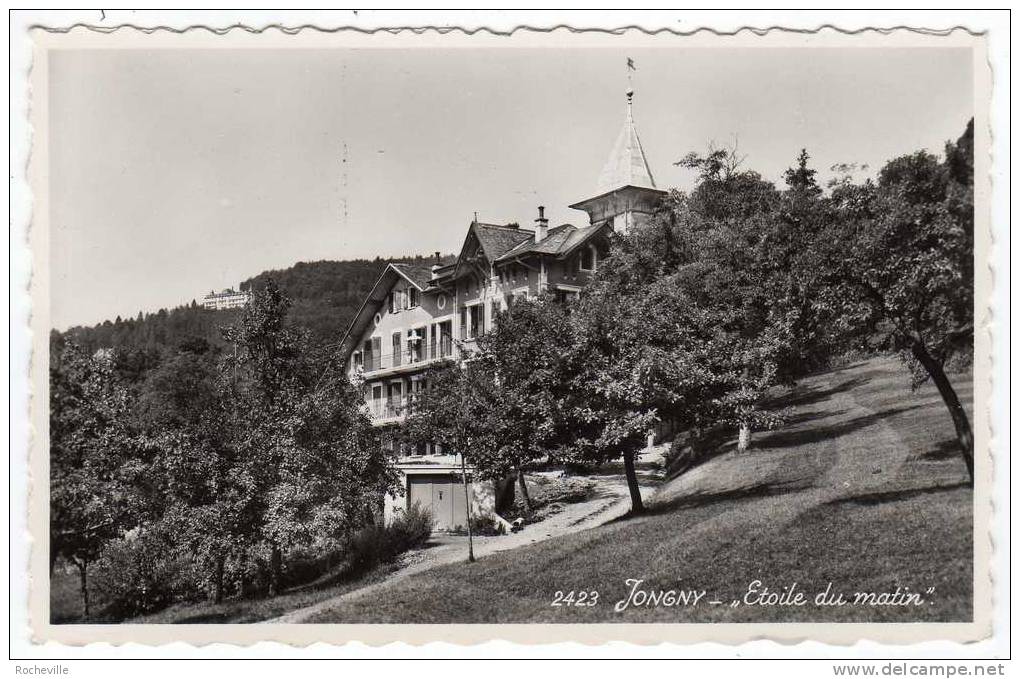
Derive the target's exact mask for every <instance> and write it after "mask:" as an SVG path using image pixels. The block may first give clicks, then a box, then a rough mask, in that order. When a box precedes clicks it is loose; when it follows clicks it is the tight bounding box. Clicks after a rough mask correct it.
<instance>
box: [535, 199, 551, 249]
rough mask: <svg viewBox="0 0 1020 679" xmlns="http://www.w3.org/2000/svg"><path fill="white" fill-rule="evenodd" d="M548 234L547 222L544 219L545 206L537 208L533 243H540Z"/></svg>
mask: <svg viewBox="0 0 1020 679" xmlns="http://www.w3.org/2000/svg"><path fill="white" fill-rule="evenodd" d="M548 233H549V220H548V219H546V218H545V206H544V205H539V206H538V219H536V220H535V242H536V243H541V242H542V241H544V240H545V237H546V235H547V234H548Z"/></svg>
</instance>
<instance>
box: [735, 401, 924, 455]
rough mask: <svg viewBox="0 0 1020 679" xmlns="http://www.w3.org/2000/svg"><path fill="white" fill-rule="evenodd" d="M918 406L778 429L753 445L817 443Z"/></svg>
mask: <svg viewBox="0 0 1020 679" xmlns="http://www.w3.org/2000/svg"><path fill="white" fill-rule="evenodd" d="M920 407H921V406H916V405H915V406H906V407H903V408H892V409H891V410H883V411H881V412H877V413H871V414H869V415H861V416H860V417H855V418H852V419H849V420H845V421H843V422H840V423H839V424H832V425H824V426H820V427H812V428H810V429H796V430H792V431H790V430H785V429H784V430H779V431H775V432H772V433H769V434H763V435H762V436H761V437H760V438H759V439H758V441H756V442H755V446H756V447H758V448H792V447H796V446H803V445H808V444H811V443H818V442H819V441H824V440H826V439H833V438H838V437H840V436H846V435H847V434H851V433H853V432H855V431H857V430H859V429H864V428H866V427H870V426H871V425H873V424H876V423H877V422H880V421H881V420H884V419H885V418H887V417H892V416H894V415H900V414H902V413H905V412H908V411H911V410H917V409H918V408H920Z"/></svg>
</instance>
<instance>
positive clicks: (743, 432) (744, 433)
mask: <svg viewBox="0 0 1020 679" xmlns="http://www.w3.org/2000/svg"><path fill="white" fill-rule="evenodd" d="M750 447H751V425H749V424H748V423H747V422H741V423H740V433H739V434H737V452H738V453H743V452H745V451H746V450H747V449H748V448H750Z"/></svg>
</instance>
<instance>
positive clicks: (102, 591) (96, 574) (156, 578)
mask: <svg viewBox="0 0 1020 679" xmlns="http://www.w3.org/2000/svg"><path fill="white" fill-rule="evenodd" d="M91 580H92V583H93V584H94V586H95V592H96V595H97V597H96V598H97V599H98V601H97V602H96V603H97V604H99V606H97V608H98V609H100V616H102V617H103V618H110V619H117V620H119V619H123V618H127V617H132V616H136V615H143V614H146V613H151V612H153V611H156V610H159V609H161V608H164V607H166V606H168V605H170V604H171V603H173V602H175V601H179V600H182V599H192V598H198V597H201V596H202V595H203V592H202V581H203V578H202V575H201V574H200V573H198V572H196V570H195V568H194V566H193V565H192V562H191V560H190V559H188V558H187V557H186V556H184V555H181V554H179V553H178V552H177V550H175V549H174V547H173V545H172V543H171V541H170V540H169V539H168V536H167V535H165V534H163V532H162V531H160V530H158V529H148V530H140V531H138V532H137V533H134V534H129V535H128V536H126V537H124V538H120V539H118V540H114V541H113V542H111V543H109V545H107V547H106V549H105V550H103V555H102V557H101V558H100V559H99V561H98V562H96V566H95V570H94V571H93V573H92V576H91Z"/></svg>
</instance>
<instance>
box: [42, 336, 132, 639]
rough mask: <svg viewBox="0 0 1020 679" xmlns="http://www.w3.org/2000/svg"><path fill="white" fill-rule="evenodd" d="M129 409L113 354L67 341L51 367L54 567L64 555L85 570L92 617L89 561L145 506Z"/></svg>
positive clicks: (87, 605)
mask: <svg viewBox="0 0 1020 679" xmlns="http://www.w3.org/2000/svg"><path fill="white" fill-rule="evenodd" d="M127 410H128V399H127V392H126V390H125V389H124V388H123V386H122V385H120V384H119V383H118V382H117V380H116V378H115V374H114V369H113V357H112V356H111V354H110V352H102V353H98V354H96V355H94V356H89V355H88V354H86V353H84V352H83V351H82V350H81V349H80V348H79V347H77V346H76V345H74V344H72V343H68V344H66V345H64V346H63V348H62V350H61V352H60V354H59V355H58V356H56V357H54V358H53V360H52V361H51V366H50V567H51V569H52V567H53V564H54V563H55V561H56V559H57V558H58V557H63V558H64V559H66V560H67V561H69V562H70V563H72V564H74V566H75V567H76V568H77V569H78V575H79V578H80V582H81V596H82V605H83V607H84V612H85V618H86V619H88V618H89V616H90V614H91V609H90V601H89V585H88V576H89V567H90V566H91V565H92V564H93V563H95V561H96V560H97V559H98V558H99V556H100V554H101V552H102V550H103V548H104V547H105V545H106V544H107V543H108V542H109V541H110V540H112V539H114V538H116V537H117V536H119V535H120V534H121V533H122V532H123V531H124V530H125V529H126V528H128V527H129V526H130V525H131V522H132V519H133V517H134V516H135V515H136V512H137V500H136V497H135V493H134V490H133V481H134V477H135V475H136V473H137V467H136V465H135V464H134V446H135V441H134V437H133V434H132V432H131V431H130V430H129V429H128V428H127V427H126V426H125V420H126V417H125V415H126V413H127Z"/></svg>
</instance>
